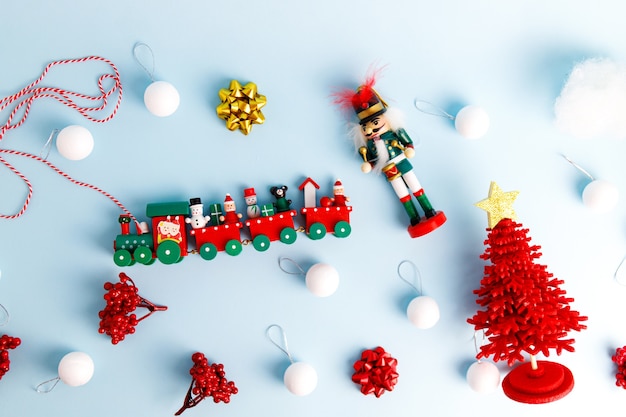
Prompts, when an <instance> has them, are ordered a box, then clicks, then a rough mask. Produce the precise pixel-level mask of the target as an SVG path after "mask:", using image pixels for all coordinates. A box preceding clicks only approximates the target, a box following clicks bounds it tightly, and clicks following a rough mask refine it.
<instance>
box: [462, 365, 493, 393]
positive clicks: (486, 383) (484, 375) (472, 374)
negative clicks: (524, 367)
mask: <svg viewBox="0 0 626 417" xmlns="http://www.w3.org/2000/svg"><path fill="white" fill-rule="evenodd" d="M466 379H467V383H468V384H469V386H470V388H471V389H473V390H474V391H476V392H479V393H481V394H488V393H491V392H493V391H495V390H496V388H498V385H499V384H500V371H499V370H498V367H497V366H496V365H494V364H493V363H491V362H474V363H473V364H472V365H471V366H470V367H469V369H468V370H467V374H466Z"/></svg>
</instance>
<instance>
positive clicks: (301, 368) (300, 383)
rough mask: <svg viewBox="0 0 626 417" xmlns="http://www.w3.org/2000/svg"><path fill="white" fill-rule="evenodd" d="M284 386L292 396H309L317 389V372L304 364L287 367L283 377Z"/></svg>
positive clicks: (296, 363) (298, 363)
mask: <svg viewBox="0 0 626 417" xmlns="http://www.w3.org/2000/svg"><path fill="white" fill-rule="evenodd" d="M284 382H285V386H286V387H287V389H288V390H289V392H291V393H292V394H294V395H298V396H303V395H309V394H310V393H312V392H313V390H315V388H316V387H317V372H316V371H315V368H313V367H312V366H311V365H309V364H308V363H305V362H294V363H292V364H291V365H289V368H287V370H286V371H285V375H284Z"/></svg>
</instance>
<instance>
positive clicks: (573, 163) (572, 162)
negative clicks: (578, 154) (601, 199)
mask: <svg viewBox="0 0 626 417" xmlns="http://www.w3.org/2000/svg"><path fill="white" fill-rule="evenodd" d="M561 156H562V157H563V158H565V159H566V160H567V162H569V163H570V164H572V165H573V166H574V168H576V169H577V170H579V171H580V172H582V173H583V174H585V175H586V176H587V177H589V179H590V180H591V181H595V178H594V177H593V175H591V174H590V173H589V172H587V171H586V170H584V169H583V168H582V167H581V166H580V165H578V164H577V163H575V162H574V161H572V160H571V159H569V158H568V157H567V156H565V155H561Z"/></svg>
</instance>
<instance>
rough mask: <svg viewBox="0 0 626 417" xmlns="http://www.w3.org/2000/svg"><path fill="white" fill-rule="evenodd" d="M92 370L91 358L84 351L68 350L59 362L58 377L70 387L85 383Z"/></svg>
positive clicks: (89, 377) (91, 374)
mask: <svg viewBox="0 0 626 417" xmlns="http://www.w3.org/2000/svg"><path fill="white" fill-rule="evenodd" d="M93 371H94V365H93V360H92V359H91V357H90V356H89V355H87V354H86V353H84V352H70V353H68V354H67V355H65V356H63V358H62V359H61V361H60V362H59V378H60V379H61V381H63V382H64V383H65V384H67V385H69V386H71V387H78V386H81V385H85V384H86V383H87V382H89V380H90V379H91V377H92V376H93Z"/></svg>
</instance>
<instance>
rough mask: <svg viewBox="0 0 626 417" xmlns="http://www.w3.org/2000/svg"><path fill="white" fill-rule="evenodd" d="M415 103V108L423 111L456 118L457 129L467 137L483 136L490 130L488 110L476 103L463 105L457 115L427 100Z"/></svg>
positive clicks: (478, 137) (451, 118)
mask: <svg viewBox="0 0 626 417" xmlns="http://www.w3.org/2000/svg"><path fill="white" fill-rule="evenodd" d="M413 104H414V105H415V108H416V109H418V110H419V111H421V112H422V113H426V114H430V115H432V116H439V117H445V118H446V119H449V120H454V127H455V129H456V130H457V132H459V134H460V135H461V136H463V137H464V138H465V139H480V138H482V137H483V136H485V134H486V133H487V131H488V130H489V126H490V124H491V122H490V119H489V114H488V113H487V111H486V110H485V109H484V108H483V107H481V106H478V105H475V104H470V105H467V106H465V107H463V108H462V109H461V110H459V111H458V112H457V114H456V116H453V115H451V114H449V113H448V112H446V111H445V110H443V109H441V108H439V107H436V106H434V105H433V104H431V103H429V102H427V101H423V100H415V101H414V103H413ZM427 107H428V108H427Z"/></svg>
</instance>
